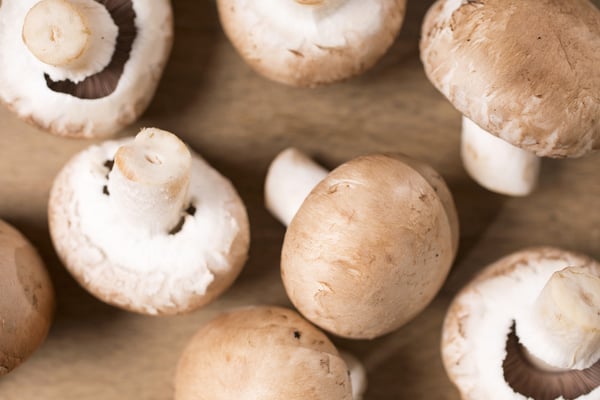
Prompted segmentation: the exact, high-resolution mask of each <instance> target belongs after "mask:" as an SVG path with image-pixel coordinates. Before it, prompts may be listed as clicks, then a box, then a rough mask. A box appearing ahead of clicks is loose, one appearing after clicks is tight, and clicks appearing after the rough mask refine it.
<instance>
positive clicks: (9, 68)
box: [0, 0, 173, 138]
mask: <svg viewBox="0 0 600 400" xmlns="http://www.w3.org/2000/svg"><path fill="white" fill-rule="evenodd" d="M38 1H39V0H4V1H2V2H1V5H0V102H3V103H5V104H6V105H7V106H8V108H9V109H11V110H12V111H13V112H14V113H16V114H17V115H18V116H19V117H20V118H22V119H23V120H25V121H27V122H29V123H32V124H34V125H36V126H37V127H39V128H40V129H43V130H46V131H48V132H50V133H52V134H55V135H58V136H67V137H73V138H93V137H106V136H110V135H113V134H115V133H116V132H117V131H119V130H120V129H122V128H123V127H125V126H127V125H129V124H130V123H132V122H134V121H135V120H136V119H137V118H138V117H139V116H140V114H141V113H142V112H143V111H144V110H145V109H146V107H147V106H148V104H149V103H150V100H151V99H152V96H153V95H154V92H155V90H156V87H157V85H158V82H159V79H160V77H161V75H162V71H163V68H164V66H165V64H166V62H167V57H168V55H169V52H170V49H171V43H172V39H173V21H172V19H173V17H172V10H171V3H170V1H169V0H152V1H147V0H97V3H100V4H101V5H103V6H104V7H106V10H107V11H108V13H109V14H110V17H111V19H112V20H113V22H114V23H115V24H116V25H117V27H118V28H119V29H118V35H117V37H116V45H115V50H114V53H113V55H112V58H110V60H109V62H108V64H107V65H105V66H104V68H103V69H101V70H99V71H95V72H93V73H91V74H89V75H86V76H80V75H78V74H72V73H70V72H69V71H68V70H65V69H62V68H59V67H54V66H52V65H48V64H45V63H43V62H41V61H40V60H38V59H37V58H36V57H35V56H34V55H33V54H32V53H31V52H30V51H29V49H28V47H27V46H26V44H25V43H24V40H23V37H22V35H23V32H22V30H23V23H24V20H25V17H26V15H27V14H28V12H29V10H30V9H31V8H32V7H33V6H34V5H36V4H37V3H38ZM70 1H75V2H76V3H81V4H83V5H84V6H85V3H86V2H90V1H92V2H94V1H93V0H70Z"/></svg>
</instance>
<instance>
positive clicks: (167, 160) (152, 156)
mask: <svg viewBox="0 0 600 400" xmlns="http://www.w3.org/2000/svg"><path fill="white" fill-rule="evenodd" d="M191 167H192V157H191V154H190V152H189V150H188V149H187V147H186V146H185V144H184V143H183V142H182V141H181V140H179V139H178V138H177V136H175V135H173V134H171V133H169V132H165V131H161V130H159V129H144V130H142V131H141V132H140V133H139V134H138V135H137V136H136V137H135V140H134V141H133V142H131V143H128V144H126V145H123V146H121V147H120V148H119V149H118V150H117V153H116V155H115V162H114V167H113V169H112V170H111V172H110V174H109V178H108V186H107V187H108V194H109V196H110V201H111V202H112V207H113V209H114V210H115V212H116V213H118V215H119V217H120V218H121V219H122V220H123V221H124V222H125V223H128V224H130V225H132V226H136V227H139V228H140V229H144V230H146V231H147V232H149V233H150V235H155V234H161V233H163V234H164V233H168V232H170V231H171V230H172V229H173V228H174V227H175V226H177V225H178V223H179V222H180V221H181V218H182V214H183V212H184V210H185V209H186V208H187V207H188V202H189V199H188V187H189V182H190V172H191Z"/></svg>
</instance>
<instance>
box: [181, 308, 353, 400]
mask: <svg viewBox="0 0 600 400" xmlns="http://www.w3.org/2000/svg"><path fill="white" fill-rule="evenodd" d="M350 376H351V371H350V370H349V369H348V365H347V364H346V362H345V361H344V359H343V357H342V356H341V355H340V354H339V353H338V351H337V350H336V348H335V346H334V345H333V344H332V343H331V342H330V341H329V339H328V338H327V336H325V335H324V334H323V333H322V332H320V331H319V330H318V329H316V328H315V327H314V326H312V325H311V324H309V323H308V322H306V321H305V320H304V319H302V318H301V317H300V316H299V315H298V314H297V313H295V312H293V311H291V310H288V309H285V308H279V307H251V308H245V309H240V310H237V311H232V312H229V313H226V314H223V315H221V316H219V317H218V318H216V319H214V320H213V321H211V322H209V323H208V324H207V325H206V326H204V327H203V328H202V329H200V331H199V332H198V333H197V334H196V335H195V336H194V338H193V339H192V341H191V342H190V343H189V345H188V346H187V348H186V349H185V351H184V353H183V355H182V356H181V359H180V361H179V366H178V368H177V376H176V378H175V399H176V400H201V399H210V400H230V399H240V400H246V399H247V400H250V399H261V400H281V399H286V400H304V399H311V400H352V399H353V395H352V389H353V388H352V385H353V384H354V383H355V382H354V381H352V383H351V380H350ZM359 382H360V381H359ZM363 384H364V382H363ZM358 392H360V390H359V391H358ZM358 398H359V397H354V400H357V399H358Z"/></svg>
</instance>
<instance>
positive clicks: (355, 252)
mask: <svg viewBox="0 0 600 400" xmlns="http://www.w3.org/2000/svg"><path fill="white" fill-rule="evenodd" d="M457 245H458V218H457V216H456V210H455V207H454V203H453V201H452V196H451V194H450V192H449V190H448V188H447V187H446V185H445V183H444V181H443V179H442V178H441V177H440V176H439V175H438V174H437V173H436V172H435V171H433V169H431V168H430V167H428V166H425V165H424V164H422V163H418V162H416V161H414V160H410V159H408V158H406V157H401V156H386V155H373V156H366V157H359V158H357V159H354V160H352V161H350V162H348V163H346V164H344V165H342V166H340V167H339V168H337V169H335V170H334V171H332V172H331V173H330V174H329V175H328V176H327V177H326V178H325V179H324V180H323V181H321V182H320V183H319V184H318V185H317V186H316V187H315V188H314V189H313V191H312V192H311V194H310V195H309V196H308V197H307V198H306V200H305V201H304V203H303V204H302V207H301V208H300V210H299V211H298V213H297V214H296V216H295V217H294V219H293V220H292V222H291V224H290V226H289V227H288V230H287V232H286V235H285V240H284V244H283V249H282V260H281V273H282V277H283V281H284V284H285V287H286V291H287V293H288V295H289V296H290V299H291V300H292V302H293V303H294V305H295V306H296V307H297V308H298V310H299V311H300V312H301V313H302V314H303V315H304V316H305V317H306V318H308V319H309V320H310V321H311V322H313V323H315V324H316V325H318V326H319V327H321V328H323V329H325V330H327V331H329V332H332V333H334V334H336V335H340V336H344V337H349V338H356V339H359V338H374V337H377V336H380V335H383V334H385V333H388V332H391V331H393V330H395V329H397V328H399V327H400V326H401V325H403V324H404V323H406V322H408V321H409V320H410V319H412V318H413V317H414V316H416V315H417V314H418V313H419V312H420V311H422V310H423V309H424V308H425V307H426V306H427V304H429V302H430V301H431V300H432V299H433V298H434V296H435V295H436V294H437V292H438V290H439V289H440V288H441V286H442V284H443V282H444V280H445V278H446V276H447V274H448V272H449V270H450V266H451V264H452V262H453V260H454V256H455V254H456V250H457Z"/></svg>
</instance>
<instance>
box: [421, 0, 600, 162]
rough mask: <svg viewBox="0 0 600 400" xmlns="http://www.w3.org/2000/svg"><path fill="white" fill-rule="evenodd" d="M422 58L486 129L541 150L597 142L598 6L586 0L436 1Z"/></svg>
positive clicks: (554, 151)
mask: <svg viewBox="0 0 600 400" xmlns="http://www.w3.org/2000/svg"><path fill="white" fill-rule="evenodd" d="M422 37H423V39H422V43H421V58H422V60H423V64H424V65H425V71H426V72H427V75H428V77H429V79H430V80H431V81H432V82H433V84H434V85H435V86H436V87H437V88H438V89H439V90H440V91H441V92H442V93H443V94H444V95H445V96H446V97H447V98H448V99H449V100H450V101H451V102H452V103H453V104H454V106H455V107H456V108H457V109H458V110H459V111H460V112H461V113H462V114H464V115H465V116H467V117H468V118H470V119H471V120H473V121H474V122H475V123H476V124H477V125H479V126H480V127H481V128H483V129H484V130H486V131H488V132H490V133H491V134H494V135H496V136H498V137H500V138H502V139H504V140H506V141H508V142H509V143H511V144H513V145H515V146H518V147H521V148H523V149H525V150H528V151H531V152H533V153H535V154H536V155H538V156H548V157H566V156H581V155H583V154H585V153H587V152H589V151H591V150H592V149H599V148H600V96H599V95H598V93H599V92H598V88H600V68H598V65H600V12H599V11H598V9H597V8H596V7H595V6H594V5H593V4H592V3H590V2H589V1H588V0H569V1H551V0H486V1H455V0H440V1H438V2H437V3H435V4H434V5H433V6H432V8H431V9H430V11H429V13H428V14H427V16H426V19H425V23H424V26H423V35H422Z"/></svg>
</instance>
